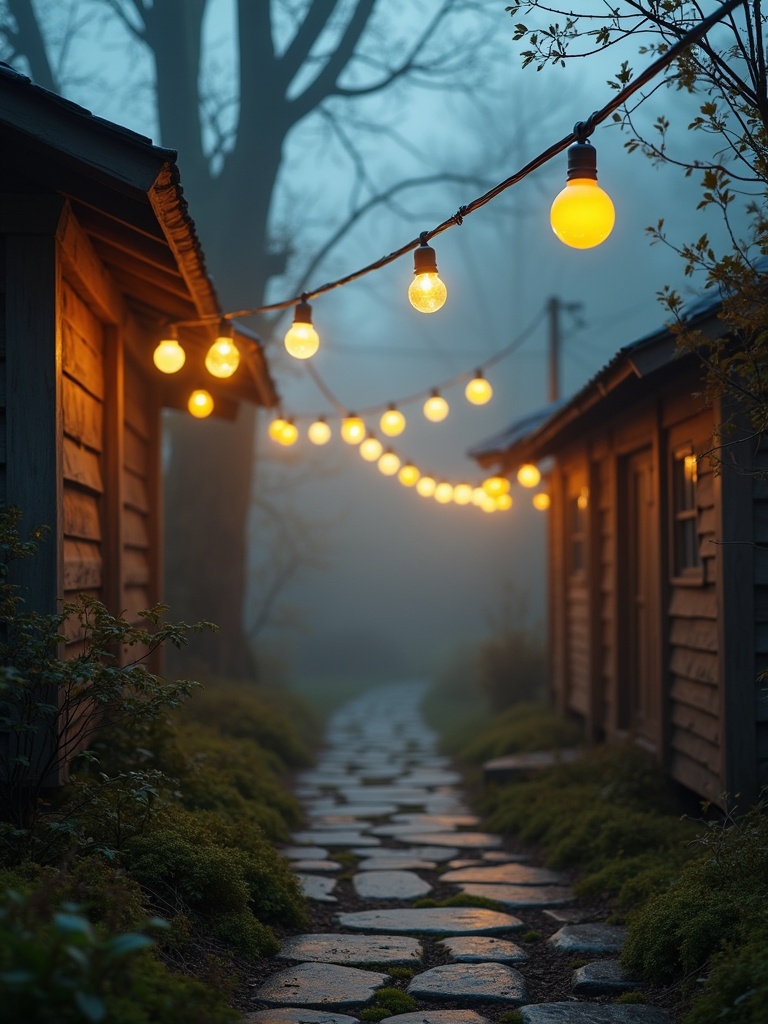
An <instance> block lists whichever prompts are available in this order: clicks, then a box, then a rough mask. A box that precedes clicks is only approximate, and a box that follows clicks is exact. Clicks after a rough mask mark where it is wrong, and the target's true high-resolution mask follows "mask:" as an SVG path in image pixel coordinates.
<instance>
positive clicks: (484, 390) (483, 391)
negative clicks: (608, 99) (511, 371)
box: [464, 370, 493, 405]
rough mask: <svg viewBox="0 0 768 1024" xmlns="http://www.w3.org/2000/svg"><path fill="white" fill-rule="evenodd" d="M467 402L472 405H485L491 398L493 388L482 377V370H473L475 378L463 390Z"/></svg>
mask: <svg viewBox="0 0 768 1024" xmlns="http://www.w3.org/2000/svg"><path fill="white" fill-rule="evenodd" d="M464 394H465V395H466V398H467V401H468V402H471V403H472V405H486V404H487V403H488V402H490V400H491V398H492V397H493V388H492V387H491V385H490V384H489V383H488V381H487V380H486V379H485V377H484V376H483V372H482V370H475V376H474V377H473V378H472V380H470V381H468V382H467V386H466V388H465V389H464Z"/></svg>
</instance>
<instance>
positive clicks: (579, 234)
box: [549, 142, 616, 249]
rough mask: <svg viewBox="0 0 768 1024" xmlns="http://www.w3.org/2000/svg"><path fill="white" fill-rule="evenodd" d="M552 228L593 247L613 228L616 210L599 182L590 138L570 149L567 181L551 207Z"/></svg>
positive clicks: (578, 245)
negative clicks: (588, 140)
mask: <svg viewBox="0 0 768 1024" xmlns="http://www.w3.org/2000/svg"><path fill="white" fill-rule="evenodd" d="M549 220H550V223H551V224H552V230H553V231H554V232H555V234H556V235H557V237H558V238H559V239H560V241H561V242H564V243H565V244H566V245H570V246H571V247H572V248H574V249H592V248H593V247H594V246H596V245H600V243H601V242H604V241H605V240H606V238H607V237H608V235H610V233H611V231H612V230H613V225H614V222H615V220H616V211H615V210H614V208H613V203H612V202H611V197H610V196H609V195H608V194H607V193H606V192H604V191H603V190H602V189H601V188H600V186H599V185H598V184H597V154H596V152H595V147H594V146H593V145H591V144H590V143H589V142H577V143H576V144H575V145H574V146H571V147H570V148H569V150H568V181H567V183H566V186H565V188H564V189H563V191H562V192H560V193H559V195H557V196H555V200H554V202H553V203H552V208H551V209H550V211H549Z"/></svg>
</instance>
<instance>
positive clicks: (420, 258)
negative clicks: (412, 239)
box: [413, 242, 437, 274]
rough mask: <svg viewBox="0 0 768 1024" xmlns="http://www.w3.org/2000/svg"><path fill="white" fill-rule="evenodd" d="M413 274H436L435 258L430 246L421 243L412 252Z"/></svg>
mask: <svg viewBox="0 0 768 1024" xmlns="http://www.w3.org/2000/svg"><path fill="white" fill-rule="evenodd" d="M413 272H414V274H436V273H437V256H436V255H435V250H434V249H433V248H432V246H431V245H427V243H426V242H422V243H421V244H420V245H419V247H418V249H414V250H413Z"/></svg>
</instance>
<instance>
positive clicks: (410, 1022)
mask: <svg viewBox="0 0 768 1024" xmlns="http://www.w3.org/2000/svg"><path fill="white" fill-rule="evenodd" d="M381 1024H488V1018H487V1017H481V1016H480V1014H479V1013H475V1011H474V1010H418V1011H417V1012H416V1013H398V1014H397V1016H395V1017H385V1018H384V1020H383V1021H381Z"/></svg>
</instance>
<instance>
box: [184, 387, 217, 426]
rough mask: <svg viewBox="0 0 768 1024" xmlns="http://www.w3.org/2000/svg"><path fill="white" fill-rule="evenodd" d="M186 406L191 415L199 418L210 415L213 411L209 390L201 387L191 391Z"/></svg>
mask: <svg viewBox="0 0 768 1024" xmlns="http://www.w3.org/2000/svg"><path fill="white" fill-rule="evenodd" d="M187 408H188V409H189V411H190V412H191V413H192V415H193V416H196V417H197V418H198V419H200V420H202V419H205V417H206V416H210V415H211V413H212V412H213V398H212V397H211V393H210V391H206V390H204V389H203V388H199V389H198V390H197V391H193V392H192V394H191V395H190V396H189V401H188V402H187Z"/></svg>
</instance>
